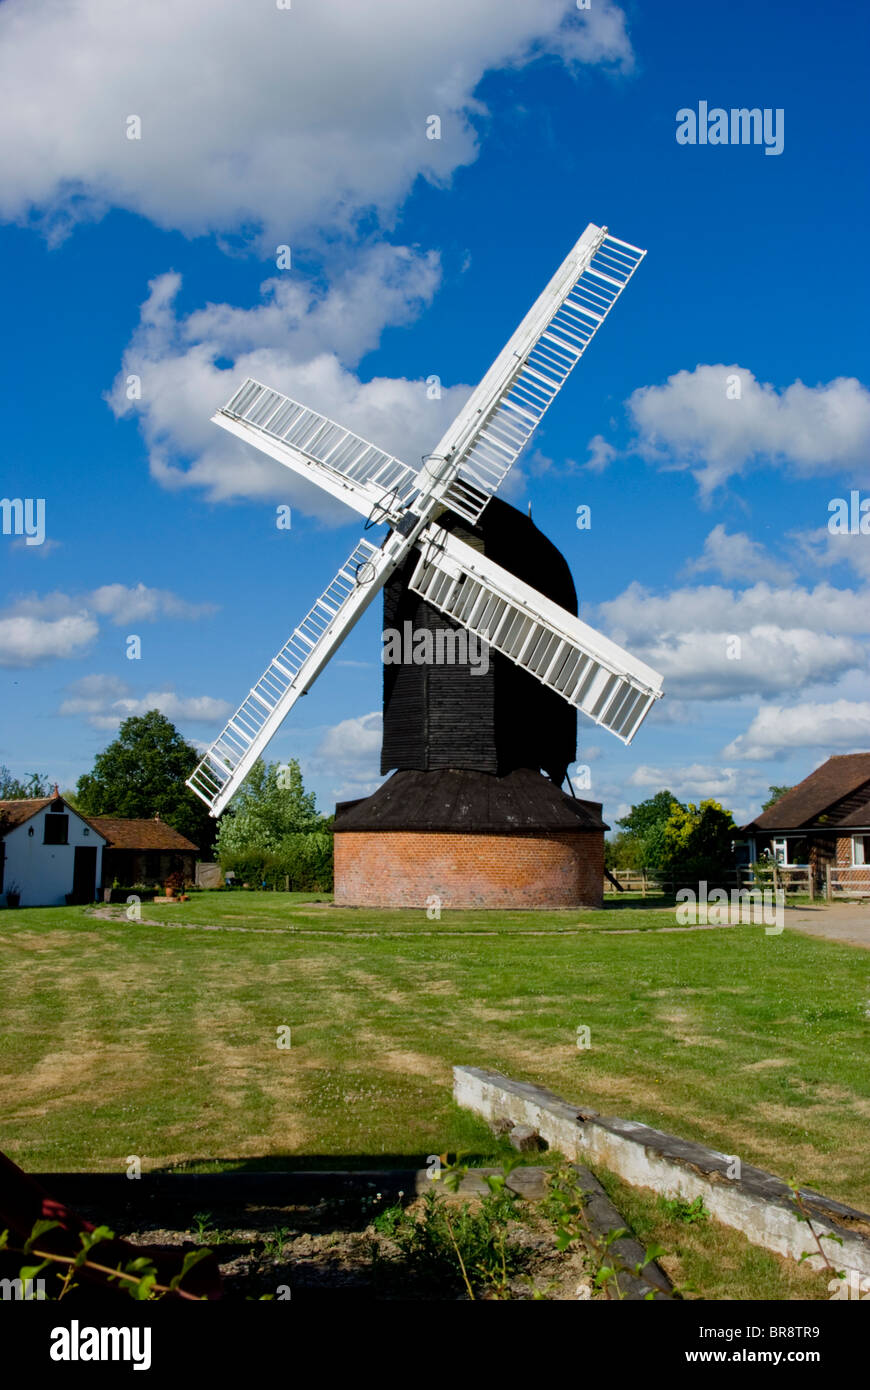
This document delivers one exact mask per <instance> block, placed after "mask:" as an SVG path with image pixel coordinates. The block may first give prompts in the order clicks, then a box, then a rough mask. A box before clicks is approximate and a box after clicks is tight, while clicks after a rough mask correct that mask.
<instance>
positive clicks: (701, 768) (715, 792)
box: [628, 763, 766, 809]
mask: <svg viewBox="0 0 870 1390" xmlns="http://www.w3.org/2000/svg"><path fill="white" fill-rule="evenodd" d="M763 781H764V779H763V778H758V777H754V776H749V777H747V773H746V769H745V768H742V767H722V766H720V765H719V764H717V763H714V764H707V763H691V764H690V765H689V766H688V767H651V766H649V765H647V764H641V766H640V767H636V768H635V769H634V771H633V772H632V774H631V776H630V777H629V779H628V785H629V786H631V787H639V788H643V789H644V790H645V791H647V792H648V793H649V795H651V796H653V795H655V793H656V792H657V791H661V790H663V788H665V787H667V788H668V790H669V791H671V792H673V794H674V796H675V797H677V798H678V800H680V801H683V802H687V801H693V802H695V804H696V805H697V803H698V802H699V801H702V800H705V799H706V798H709V797H712V799H713V800H714V801H723V802H724V804H726V805H727V806H728V807H729V809H730V803H731V801H732V800H733V798H734V797H735V796H739V797H741V798H746V797H748V796H752V795H753V794H754V793H755V792H757V791H761V790H763V789H764V788H763V787H762V785H761V784H762V783H763ZM764 786H765V787H766V783H765V784H764ZM640 799H641V800H643V799H645V798H640Z"/></svg>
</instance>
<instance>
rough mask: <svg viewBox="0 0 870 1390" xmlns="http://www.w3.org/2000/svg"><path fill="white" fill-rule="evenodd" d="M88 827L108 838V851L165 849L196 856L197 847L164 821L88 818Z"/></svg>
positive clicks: (155, 819)
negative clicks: (192, 853)
mask: <svg viewBox="0 0 870 1390" xmlns="http://www.w3.org/2000/svg"><path fill="white" fill-rule="evenodd" d="M88 824H89V825H92V826H93V827H94V829H95V830H98V831H99V833H100V834H101V835H105V837H106V840H107V841H108V843H107V845H106V848H107V849H165V850H175V851H177V852H179V853H181V852H184V851H187V852H188V853H190V852H191V851H193V852H194V853H195V852H196V851H197V849H198V846H197V845H194V844H191V842H190V840H187V839H185V837H184V836H183V835H181V834H179V832H178V831H177V830H173V828H172V826H171V825H167V824H166V822H165V821H162V820H157V818H156V817H155V818H154V819H153V820H126V819H125V818H124V817H123V816H88Z"/></svg>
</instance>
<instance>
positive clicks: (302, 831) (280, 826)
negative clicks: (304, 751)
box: [215, 758, 332, 891]
mask: <svg viewBox="0 0 870 1390" xmlns="http://www.w3.org/2000/svg"><path fill="white" fill-rule="evenodd" d="M215 853H216V855H217V858H218V860H219V861H220V864H221V867H222V868H223V869H224V870H225V871H226V870H228V869H232V871H233V873H234V874H235V875H236V877H237V878H238V879H239V880H240V881H242V882H249V883H251V884H256V885H257V886H258V887H259V885H260V884H261V883H266V884H267V885H268V886H270V887H272V886H275V887H283V886H284V883H285V881H286V880H287V879H289V880H290V884H291V887H293V888H298V889H319V890H323V891H328V890H329V889H330V888H331V887H332V818H331V817H324V816H320V815H318V813H317V809H316V806H315V799H314V793H313V792H307V791H306V790H305V785H304V783H303V781H302V772H301V770H300V767H299V763H298V762H297V761H296V759H295V758H293V759H291V761H290V762H289V763H264V762H263V761H262V759H258V760H257V762H255V763H254V766H253V767H252V768H251V771H250V772H249V773H248V776H247V777H246V778H245V781H244V782H243V784H242V786H241V788H240V790H239V792H238V795H237V796H236V799H235V802H234V805H233V807H232V809H231V810H229V811H228V812H227V813H226V814H225V815H224V816H222V817H221V822H220V827H219V829H218V835H217V841H216V844H215Z"/></svg>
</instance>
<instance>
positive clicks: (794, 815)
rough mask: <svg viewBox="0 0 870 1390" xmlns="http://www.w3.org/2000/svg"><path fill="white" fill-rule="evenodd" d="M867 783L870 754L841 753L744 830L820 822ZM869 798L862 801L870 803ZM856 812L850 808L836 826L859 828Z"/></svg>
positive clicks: (791, 827)
mask: <svg viewBox="0 0 870 1390" xmlns="http://www.w3.org/2000/svg"><path fill="white" fill-rule="evenodd" d="M865 783H868V784H870V753H840V754H836V755H835V756H834V757H832V758H828V761H827V762H826V763H823V764H822V766H821V767H817V768H816V770H815V772H811V773H810V775H809V777H805V778H804V780H803V781H802V782H799V783H798V785H797V786H796V787H792V789H791V791H789V792H786V794H785V796H781V797H780V798H779V801H775V802H774V804H773V805H772V806H769V807H768V808H767V810H766V811H762V812H761V815H759V816H756V817H755V820H754V821H750V823H749V824H748V825H746V826H744V827H743V828H744V830H799V829H800V828H801V827H803V826H806V825H810V824H812V823H813V822H815V821H817V820H818V818H819V816H821V815H824V814H825V813H826V812H827V811H828V809H829V807H831V806H835V805H836V804H837V802H839V801H842V800H843V798H844V797H847V796H849V795H850V794H851V793H853V792H857V791H858V790H859V789H860V788H861V787H863V786H864V784H865ZM866 799H867V798H866V797H865V798H862V800H864V801H866ZM853 812H854V808H852V807H850V808H848V811H847V815H846V817H845V818H844V819H843V820H842V822H841V821H840V819H839V817H837V816H835V817H833V818H832V820H831V822H830V824H831V825H832V826H835V825H838V824H843V825H849V824H852V825H855V824H857V823H858V822H856V821H855V820H854V818H853Z"/></svg>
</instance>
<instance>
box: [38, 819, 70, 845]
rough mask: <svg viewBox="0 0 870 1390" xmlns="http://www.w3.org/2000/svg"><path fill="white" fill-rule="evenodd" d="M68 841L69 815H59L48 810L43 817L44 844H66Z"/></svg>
mask: <svg viewBox="0 0 870 1390" xmlns="http://www.w3.org/2000/svg"><path fill="white" fill-rule="evenodd" d="M68 843H69V816H61V815H58V814H57V813H56V812H51V811H49V812H48V813H47V814H46V817H45V839H44V840H43V844H45V845H66V844H68Z"/></svg>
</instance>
